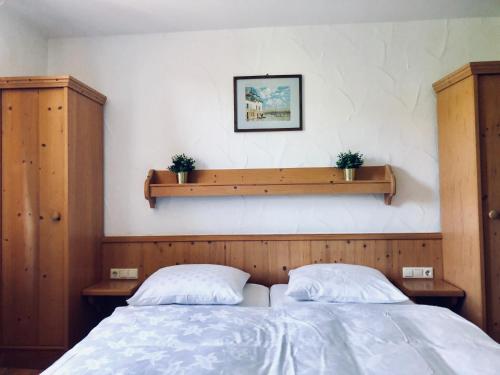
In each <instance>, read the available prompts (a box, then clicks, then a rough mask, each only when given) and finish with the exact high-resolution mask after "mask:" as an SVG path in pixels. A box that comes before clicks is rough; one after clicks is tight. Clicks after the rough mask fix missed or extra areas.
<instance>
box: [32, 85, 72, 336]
mask: <svg viewBox="0 0 500 375" xmlns="http://www.w3.org/2000/svg"><path fill="white" fill-rule="evenodd" d="M66 106H67V105H66V98H65V94H64V89H43V90H40V93H39V112H38V113H39V123H38V132H39V136H38V138H39V145H38V158H39V173H38V181H39V202H40V203H39V204H40V216H39V226H40V231H39V240H38V244H39V274H38V296H39V304H38V322H39V323H38V344H39V345H42V346H66V327H67V324H66V321H65V311H66V306H67V301H66V298H65V295H66V293H67V286H66V282H65V274H64V270H65V269H66V267H65V257H66V252H65V248H66V244H65V238H66V230H67V229H66V228H67V222H68V221H67V212H66V209H65V207H66V196H67V192H66V189H67V188H66V186H67V184H66V183H65V181H66V179H67V177H66V175H67V173H66V171H67V168H66V160H67V157H66V145H67V142H66V138H67V130H66V122H67V120H66V113H67V108H66Z"/></svg>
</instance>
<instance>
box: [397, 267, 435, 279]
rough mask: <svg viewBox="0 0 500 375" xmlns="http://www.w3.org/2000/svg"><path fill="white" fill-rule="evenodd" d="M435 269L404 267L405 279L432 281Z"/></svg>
mask: <svg viewBox="0 0 500 375" xmlns="http://www.w3.org/2000/svg"><path fill="white" fill-rule="evenodd" d="M432 278H434V269H433V268H432V267H403V279H432Z"/></svg>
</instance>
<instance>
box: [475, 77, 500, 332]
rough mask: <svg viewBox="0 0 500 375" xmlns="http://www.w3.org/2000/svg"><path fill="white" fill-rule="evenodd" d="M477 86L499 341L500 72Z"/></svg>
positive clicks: (489, 270) (488, 264)
mask: <svg viewBox="0 0 500 375" xmlns="http://www.w3.org/2000/svg"><path fill="white" fill-rule="evenodd" d="M478 87H479V123H480V129H481V171H482V180H481V181H482V189H483V223H484V225H483V227H484V239H485V240H484V265H485V281H486V297H487V301H488V303H487V311H486V315H487V317H488V326H487V328H488V333H489V334H490V335H491V336H492V337H493V338H494V339H495V340H497V341H499V342H500V218H499V217H496V218H495V215H494V211H496V212H498V213H499V214H500V75H481V76H479V78H478ZM490 216H492V217H490Z"/></svg>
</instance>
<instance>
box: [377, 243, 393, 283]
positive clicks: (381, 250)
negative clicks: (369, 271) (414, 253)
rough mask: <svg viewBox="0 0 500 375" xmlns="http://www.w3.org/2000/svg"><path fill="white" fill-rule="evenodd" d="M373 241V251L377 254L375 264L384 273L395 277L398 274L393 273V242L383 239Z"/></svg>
mask: <svg viewBox="0 0 500 375" xmlns="http://www.w3.org/2000/svg"><path fill="white" fill-rule="evenodd" d="M371 242H372V243H373V245H372V246H373V249H374V250H373V252H374V254H375V259H374V262H373V265H374V267H375V268H376V269H378V270H379V271H380V272H382V273H383V274H384V275H389V276H390V277H391V278H394V277H395V276H396V275H393V274H392V272H391V271H392V258H393V257H392V252H393V249H392V242H391V241H386V240H381V241H371Z"/></svg>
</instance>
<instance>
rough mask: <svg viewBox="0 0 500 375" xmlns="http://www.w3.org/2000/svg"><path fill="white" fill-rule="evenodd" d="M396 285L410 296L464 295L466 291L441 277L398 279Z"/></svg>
mask: <svg viewBox="0 0 500 375" xmlns="http://www.w3.org/2000/svg"><path fill="white" fill-rule="evenodd" d="M394 282H395V284H396V286H397V287H398V288H399V289H400V290H401V291H402V292H403V293H404V294H406V295H407V296H408V297H463V296H465V292H464V291H463V290H462V289H460V288H457V287H456V286H455V285H453V284H450V283H448V282H446V281H444V280H441V279H434V280H426V279H397V280H394Z"/></svg>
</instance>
